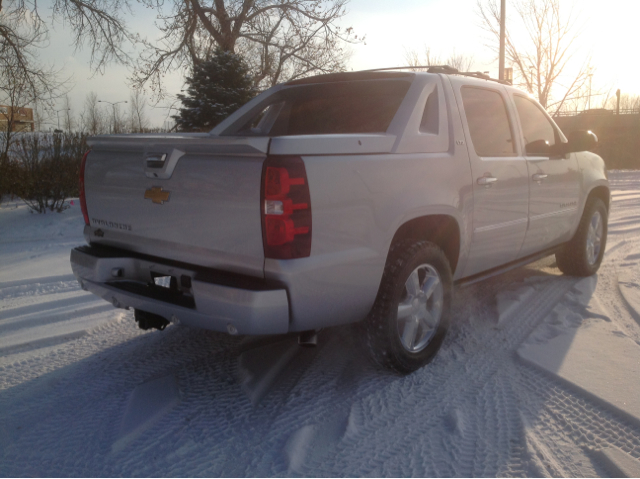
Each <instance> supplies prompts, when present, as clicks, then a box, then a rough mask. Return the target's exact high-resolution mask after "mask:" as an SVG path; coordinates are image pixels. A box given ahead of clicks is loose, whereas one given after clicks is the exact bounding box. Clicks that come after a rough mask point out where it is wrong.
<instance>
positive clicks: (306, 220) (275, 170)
mask: <svg viewBox="0 0 640 479" xmlns="http://www.w3.org/2000/svg"><path fill="white" fill-rule="evenodd" d="M260 196H261V207H262V243H263V245H264V255H265V257H266V258H274V259H292V258H304V257H307V256H309V255H310V254H311V197H310V195H309V183H308V182H307V172H306V170H305V167H304V162H303V161H302V158H300V157H299V156H269V157H267V159H266V160H265V162H264V165H263V167H262V192H261V195H260Z"/></svg>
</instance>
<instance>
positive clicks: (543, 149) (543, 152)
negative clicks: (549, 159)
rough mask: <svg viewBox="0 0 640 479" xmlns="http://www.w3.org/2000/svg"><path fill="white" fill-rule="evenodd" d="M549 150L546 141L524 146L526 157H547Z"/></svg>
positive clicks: (537, 141) (533, 142)
mask: <svg viewBox="0 0 640 479" xmlns="http://www.w3.org/2000/svg"><path fill="white" fill-rule="evenodd" d="M550 148H551V147H550V146H549V142H548V141H547V140H536V141H532V142H531V143H527V144H526V145H524V150H525V152H526V153H527V156H549V155H550V153H551V151H550Z"/></svg>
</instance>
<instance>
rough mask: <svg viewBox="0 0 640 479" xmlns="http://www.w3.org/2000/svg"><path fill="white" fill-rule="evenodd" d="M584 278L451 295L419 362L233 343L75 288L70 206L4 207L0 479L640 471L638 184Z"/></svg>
mask: <svg viewBox="0 0 640 479" xmlns="http://www.w3.org/2000/svg"><path fill="white" fill-rule="evenodd" d="M611 182H612V187H613V206H612V210H611V217H610V220H609V241H608V244H607V252H606V255H605V259H604V262H603V264H602V267H601V269H600V272H599V273H598V274H597V275H596V276H594V277H592V278H586V279H579V278H572V277H566V276H563V275H561V274H560V273H559V271H558V270H557V268H555V266H554V260H553V258H548V259H545V260H542V261H539V262H537V263H535V264H533V265H530V266H528V267H524V268H520V269H517V270H515V271H512V272H510V273H508V274H505V275H502V276H500V277H497V278H493V279H491V280H488V281H485V282H483V283H479V284H476V285H472V286H469V287H466V288H463V289H460V290H458V291H457V292H456V302H455V306H454V318H453V326H452V330H451V331H450V334H449V336H448V338H447V340H446V342H445V344H444V346H443V348H442V351H441V352H440V354H439V355H438V357H437V358H436V359H435V360H434V362H433V363H432V364H430V365H429V366H427V367H426V368H424V369H422V370H420V371H418V372H416V373H414V374H412V375H410V376H407V377H398V376H395V375H393V374H390V373H386V372H381V371H377V370H375V369H374V368H373V367H371V366H370V365H369V363H368V361H367V359H366V357H364V355H363V353H362V350H361V349H360V348H359V342H360V337H359V336H358V333H357V330H356V329H354V328H350V327H344V328H334V329H330V330H325V331H323V332H322V333H321V335H320V341H319V346H318V347H317V348H316V349H302V348H299V347H298V346H297V345H296V338H295V337H275V338H234V337H230V336H227V335H224V334H218V333H212V332H207V331H197V330H190V329H187V328H183V327H179V326H169V327H168V328H167V329H166V330H165V331H163V332H160V331H154V332H143V331H141V330H138V329H137V327H136V325H135V322H134V320H133V314H132V312H130V311H123V310H116V309H113V308H112V307H111V305H109V304H107V303H106V302H104V301H102V300H99V299H98V298H96V297H94V296H92V295H91V294H89V293H85V292H84V291H82V290H80V289H79V287H78V285H77V283H76V282H75V280H74V278H73V276H72V274H71V271H70V268H69V264H68V257H69V251H70V249H71V248H72V247H73V246H75V245H79V244H82V243H83V241H84V240H83V238H82V234H81V230H82V216H81V213H80V208H79V205H78V204H77V202H76V203H75V204H74V205H73V206H71V207H70V208H69V209H68V210H67V211H65V212H64V213H62V214H47V215H32V214H30V213H29V212H28V211H27V209H26V207H24V206H22V205H19V204H18V203H15V202H14V203H12V202H5V203H3V204H2V205H1V206H0V475H2V476H300V475H310V476H585V477H589V476H625V475H626V476H635V477H638V476H640V267H639V263H640V172H613V173H611Z"/></svg>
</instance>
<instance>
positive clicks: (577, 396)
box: [518, 366, 640, 475]
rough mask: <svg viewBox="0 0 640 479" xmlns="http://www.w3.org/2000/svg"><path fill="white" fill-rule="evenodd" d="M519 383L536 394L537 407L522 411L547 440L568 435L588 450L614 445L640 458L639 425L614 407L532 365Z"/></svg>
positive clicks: (561, 440)
mask: <svg viewBox="0 0 640 479" xmlns="http://www.w3.org/2000/svg"><path fill="white" fill-rule="evenodd" d="M518 383H519V387H521V388H522V389H523V390H524V391H527V392H528V394H530V395H531V396H535V397H537V398H538V401H539V404H538V405H537V407H536V408H535V409H534V410H533V411H532V410H525V411H524V414H525V415H526V416H527V418H528V421H529V423H530V424H531V425H532V427H533V428H534V429H537V430H538V431H539V432H538V434H540V435H542V436H544V437H546V438H548V439H547V440H549V439H551V440H553V441H554V442H556V443H562V442H565V443H566V442H567V438H569V439H571V441H572V442H573V443H575V444H576V445H577V446H578V447H580V448H582V449H583V450H584V451H587V452H588V451H594V450H600V449H603V448H605V447H610V446H614V447H616V448H618V449H620V450H621V451H623V452H625V453H627V454H629V455H630V456H632V457H633V458H635V459H636V460H638V461H640V427H638V426H636V425H635V424H633V423H630V422H629V421H627V420H626V418H625V417H624V416H622V415H621V414H618V413H617V412H616V411H615V410H612V409H610V408H607V407H603V406H602V405H600V404H598V403H597V402H595V401H593V400H591V399H589V398H587V397H584V396H583V395H581V393H580V391H576V390H575V389H574V388H572V387H571V386H569V385H566V384H564V383H562V382H560V381H558V380H556V379H555V378H551V377H549V376H548V375H547V374H544V373H543V372H541V371H538V370H537V369H534V368H533V367H531V366H526V367H525V368H524V369H523V371H522V374H521V376H520V378H519V380H518ZM601 467H604V465H601ZM575 475H584V474H575Z"/></svg>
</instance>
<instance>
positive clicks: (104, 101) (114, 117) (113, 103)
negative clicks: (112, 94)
mask: <svg viewBox="0 0 640 479" xmlns="http://www.w3.org/2000/svg"><path fill="white" fill-rule="evenodd" d="M98 103H108V104H109V105H111V106H112V107H113V131H112V133H116V105H117V104H118V103H127V100H122V101H116V102H110V101H107V100H98Z"/></svg>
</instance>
